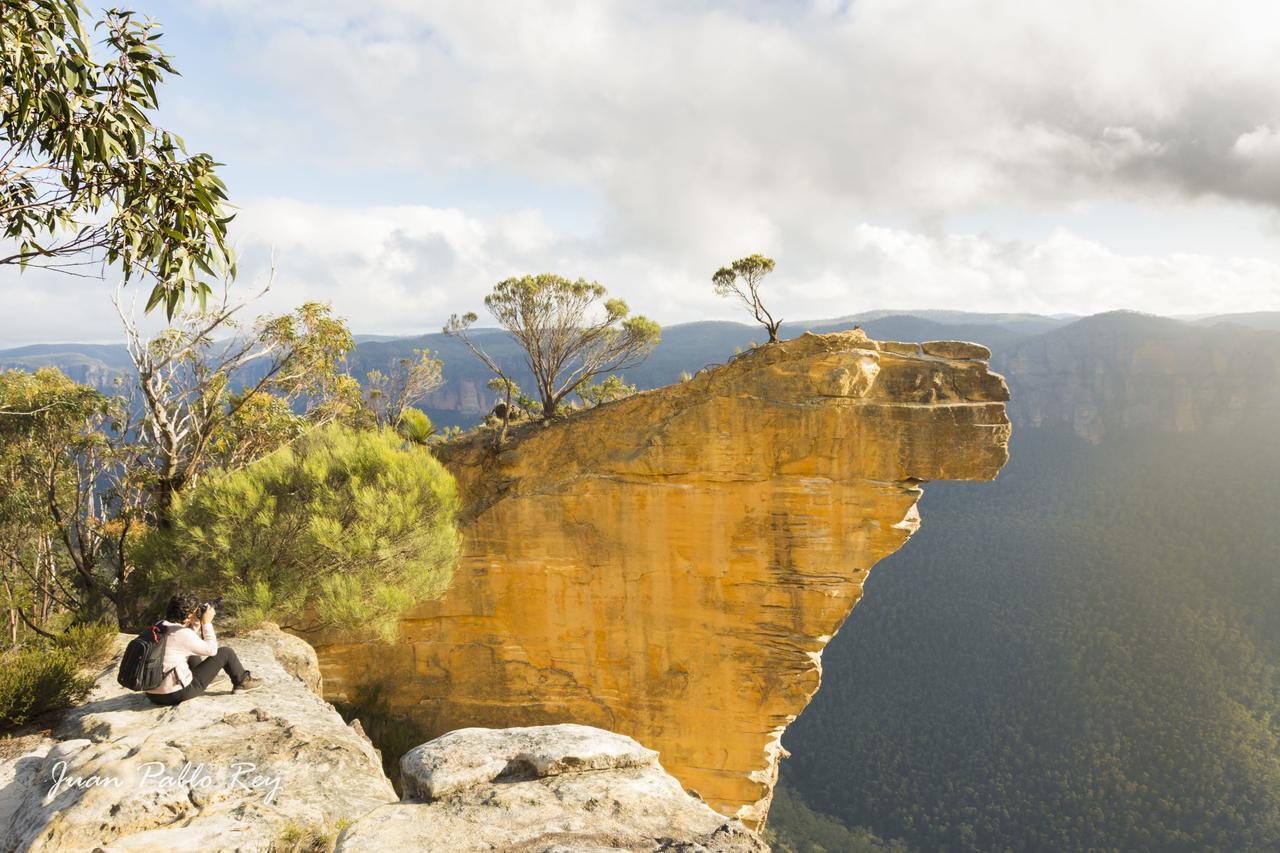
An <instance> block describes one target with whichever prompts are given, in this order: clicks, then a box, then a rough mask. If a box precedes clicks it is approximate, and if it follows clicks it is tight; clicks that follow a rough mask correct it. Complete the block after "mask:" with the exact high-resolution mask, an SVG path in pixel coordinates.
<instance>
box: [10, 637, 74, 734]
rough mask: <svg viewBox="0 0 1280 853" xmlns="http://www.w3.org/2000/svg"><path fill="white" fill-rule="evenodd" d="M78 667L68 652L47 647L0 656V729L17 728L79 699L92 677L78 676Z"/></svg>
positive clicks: (26, 649)
mask: <svg viewBox="0 0 1280 853" xmlns="http://www.w3.org/2000/svg"><path fill="white" fill-rule="evenodd" d="M80 666H81V661H80V660H79V659H78V658H77V657H76V655H75V654H74V653H73V652H72V651H71V650H69V649H66V648H59V647H57V646H51V645H39V646H28V647H26V648H20V649H11V650H9V651H6V652H4V653H2V654H0V728H6V729H7V728H10V727H12V726H20V725H22V724H23V723H25V722H27V721H28V720H30V719H31V718H32V717H35V716H37V715H39V714H43V713H45V712H46V711H56V710H60V709H62V708H67V707H70V706H71V705H74V704H75V703H77V702H79V701H80V700H81V699H83V698H84V697H85V695H86V694H87V693H88V692H89V689H90V688H91V687H92V686H93V678H91V677H89V676H84V675H81V674H80Z"/></svg>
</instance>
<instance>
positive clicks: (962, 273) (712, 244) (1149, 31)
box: [0, 0, 1280, 340]
mask: <svg viewBox="0 0 1280 853" xmlns="http://www.w3.org/2000/svg"><path fill="white" fill-rule="evenodd" d="M193 10H194V11H193ZM148 11H151V12H153V13H154V14H156V15H157V17H159V18H160V19H161V20H165V19H166V17H167V16H169V15H170V13H171V14H172V17H173V18H174V19H176V20H187V21H188V23H190V21H191V19H190V18H184V17H183V16H187V15H194V16H196V20H197V23H198V24H199V31H200V38H199V39H198V43H199V44H200V45H201V49H206V50H209V51H210V54H209V58H208V59H207V61H206V63H205V66H204V69H205V73H204V74H203V75H194V72H189V73H188V76H186V77H184V78H182V80H181V81H176V82H175V83H174V84H173V85H174V92H175V93H180V94H179V95H178V96H177V98H176V101H177V103H176V107H175V108H176V109H177V117H178V118H180V119H182V121H179V122H177V124H178V125H179V126H180V127H183V128H185V127H187V126H188V124H187V122H190V123H191V124H192V125H194V127H192V131H193V133H194V134H195V135H196V137H198V138H199V140H200V147H207V148H209V149H210V150H212V151H214V152H215V154H217V155H218V156H219V157H220V158H221V159H224V160H227V161H228V167H227V169H228V173H229V175H231V177H232V178H233V180H232V181H231V188H232V191H233V194H234V196H235V199H236V201H237V202H238V203H239V204H241V205H242V208H243V210H242V213H241V215H240V216H239V218H238V219H237V220H236V222H235V224H234V226H233V227H234V232H235V235H236V238H237V240H238V241H239V243H240V245H241V250H242V254H243V255H244V257H245V264H244V268H245V270H246V274H249V275H259V276H260V275H263V274H264V270H265V264H266V258H267V257H268V253H269V251H270V247H274V249H275V252H276V257H277V264H278V267H279V269H278V276H277V283H276V286H275V287H274V288H273V291H272V293H271V295H270V296H269V297H268V299H267V304H268V306H269V307H271V308H272V309H273V310H283V309H285V308H288V307H291V306H292V305H295V304H297V303H298V302H300V301H302V300H303V299H307V298H320V299H328V300H332V301H333V302H334V304H335V306H336V307H337V308H338V310H339V311H340V312H341V313H345V314H346V315H347V316H348V317H350V318H351V320H352V322H353V324H354V325H355V327H356V328H357V329H359V330H366V331H405V332H408V331H422V330H432V329H435V328H437V327H438V326H439V325H440V324H441V322H443V320H444V318H445V317H447V316H448V314H449V313H451V312H453V311H456V310H467V309H474V308H477V307H479V305H480V300H481V297H482V296H483V294H484V293H485V292H486V291H487V290H488V288H489V287H491V286H492V285H493V283H495V282H496V281H498V280H499V279H501V278H503V277H505V276H508V275H513V274H520V273H525V272H533V271H541V270H551V271H555V272H560V273H563V274H566V275H573V276H576V275H584V276H587V277H592V278H598V279H600V280H601V281H602V282H604V283H605V284H607V285H609V286H610V288H611V289H612V290H614V291H615V292H618V293H620V294H622V295H624V296H625V297H626V298H627V299H628V301H629V302H630V303H631V304H632V305H633V307H634V308H636V309H637V310H643V311H645V312H646V313H649V314H651V315H653V316H655V317H658V318H659V319H661V320H664V321H668V322H670V321H675V320H683V319H694V318H697V317H703V316H734V314H733V311H732V307H731V306H729V305H727V304H726V303H722V302H720V301H718V300H716V299H715V298H714V296H712V295H711V294H710V289H709V286H708V280H707V279H708V276H709V275H710V272H711V271H712V270H714V269H715V268H716V267H718V266H719V265H721V264H722V263H724V262H725V261H727V260H729V259H731V258H734V257H739V256H741V255H744V254H748V253H751V252H756V251H760V252H764V253H767V254H770V255H772V256H774V257H776V258H777V259H778V260H779V270H778V272H777V273H776V274H775V276H774V280H773V281H771V282H770V285H771V288H772V289H773V290H774V291H775V293H776V297H775V298H777V299H778V300H779V302H780V303H781V305H780V308H781V313H783V314H784V315H785V316H787V317H788V318H803V317H822V316H832V315H838V314H844V313H849V312H852V311H857V310H863V309H868V308H875V307H883V306H886V305H891V306H903V305H906V306H908V307H910V306H916V307H938V308H967V307H972V308H983V309H1000V310H1045V311H1072V312H1083V311H1090V310H1101V309H1106V308H1114V307H1133V308H1140V309H1144V310H1152V311H1163V312H1177V311H1214V310H1233V309H1240V308H1272V307H1280V294H1278V293H1277V291H1276V265H1275V261H1277V260H1280V250H1278V249H1276V248H1275V244H1276V241H1275V240H1274V237H1273V238H1272V240H1271V244H1272V245H1271V247H1270V248H1268V246H1266V245H1264V241H1263V240H1261V239H1258V238H1251V239H1252V244H1251V248H1250V249H1249V251H1253V250H1254V248H1256V255H1257V256H1256V257H1252V258H1250V257H1247V256H1246V255H1247V252H1243V251H1241V250H1240V248H1239V247H1240V244H1241V243H1242V242H1245V241H1243V240H1242V239H1239V238H1238V235H1237V234H1236V233H1233V234H1231V235H1230V236H1231V238H1232V239H1227V237H1226V236H1225V235H1226V229H1230V228H1235V226H1236V225H1237V224H1238V222H1239V217H1238V216H1234V218H1229V217H1225V216H1224V217H1220V218H1219V220H1218V221H1219V223H1220V224H1217V225H1214V226H1212V227H1215V228H1218V229H1219V234H1220V236H1221V239H1218V240H1217V241H1216V243H1217V245H1216V246H1215V238H1214V234H1213V233H1212V231H1211V230H1209V231H1206V237H1205V238H1204V240H1203V241H1202V242H1200V243H1197V244H1196V245H1195V246H1194V251H1192V250H1191V249H1192V248H1193V247H1188V246H1186V245H1183V244H1182V243H1180V242H1178V241H1177V240H1176V238H1169V239H1168V240H1167V242H1166V243H1165V245H1163V246H1161V247H1157V248H1155V249H1152V250H1151V251H1146V250H1145V249H1144V250H1143V251H1142V252H1137V251H1135V250H1134V248H1133V247H1132V245H1130V246H1129V247H1128V248H1127V249H1124V248H1121V246H1122V245H1123V244H1124V239H1123V238H1124V236H1125V228H1126V227H1130V228H1132V229H1133V230H1134V231H1135V232H1136V231H1138V230H1139V228H1138V226H1136V225H1132V224H1131V225H1128V226H1126V224H1125V223H1124V222H1123V221H1122V222H1119V223H1117V224H1115V227H1114V228H1113V229H1112V230H1111V233H1110V234H1109V235H1108V229H1111V226H1112V224H1113V223H1112V222H1111V221H1109V220H1106V219H1105V218H1104V217H1101V216H1100V217H1099V219H1098V220H1097V221H1096V222H1095V223H1094V225H1095V227H1093V228H1092V229H1089V228H1084V229H1081V228H1079V227H1074V226H1079V225H1081V223H1080V222H1079V220H1078V218H1076V219H1073V218H1072V217H1069V216H1067V215H1065V211H1068V210H1073V209H1077V208H1080V207H1085V208H1088V207H1089V206H1091V205H1092V206H1099V205H1105V204H1109V203H1111V202H1115V201H1117V200H1118V202H1119V203H1121V204H1123V205H1127V206H1129V207H1132V208H1141V209H1145V210H1151V211H1165V212H1168V211H1173V213H1170V214H1169V216H1170V217H1172V218H1173V219H1176V218H1177V217H1178V216H1179V214H1178V213H1177V211H1178V210H1180V209H1181V210H1185V209H1188V208H1191V207H1194V208H1196V209H1197V210H1199V211H1201V212H1203V211H1204V210H1206V209H1208V210H1218V209H1222V210H1226V209H1228V208H1231V209H1238V208H1239V207H1240V206H1241V205H1247V206H1252V207H1253V208H1254V209H1256V210H1259V211H1260V212H1261V213H1260V215H1259V216H1258V219H1259V220H1261V219H1263V218H1265V217H1266V216H1268V215H1274V212H1275V211H1280V141H1278V140H1280V87H1277V86H1276V85H1275V83H1274V81H1275V80H1277V79H1280V7H1276V6H1275V5H1274V4H1272V3H1270V2H1264V0H1214V1H1213V2H1210V0H1184V2H1178V3H1168V2H1164V1H1163V0H1130V2H1126V3H1114V2H1108V0H1078V2H1071V3H1054V2H1025V3H1008V2H1004V0H946V2H943V0H854V1H853V2H840V0H822V2H813V3H804V2H799V0H794V1H793V2H768V1H767V0H758V2H747V3H732V4H731V3H718V2H709V0H653V2H645V3H631V2H622V1H621V0H554V2H551V0H547V2H538V0H527V2H521V3H450V2H420V0H364V2H361V3H360V4H351V3H349V2H347V0H276V2H272V3H262V2H260V0H199V2H198V3H196V4H194V5H193V4H182V5H180V6H178V5H174V6H171V7H170V10H169V12H166V9H165V8H164V6H163V5H161V3H160V0H156V3H155V8H153V9H149V10H148ZM171 33H174V31H173V30H171ZM178 35H180V34H178ZM194 43H195V42H193V44H194ZM215 45H216V49H215V47H213V46H215ZM178 58H179V66H180V67H182V68H184V69H186V68H187V67H188V66H186V65H183V63H182V54H181V53H179V57H178ZM200 67H201V66H199V64H196V68H200ZM188 138H189V139H190V138H192V136H191V134H188ZM223 146H225V147H223ZM247 176H249V177H251V178H252V179H251V180H250V179H249V177H247ZM384 197H385V198H394V199H395V200H396V201H397V202H402V203H397V204H387V203H378V200H379V199H381V198H384ZM992 210H994V211H996V212H997V213H999V212H1001V211H1003V214H1001V215H998V216H995V217H994V220H993V221H995V220H1001V221H1003V222H1005V223H1007V222H1008V221H1009V220H1011V219H1013V218H1015V215H1014V214H1012V213H1010V212H1011V211H1019V210H1028V211H1034V212H1035V215H1036V217H1037V218H1038V221H1041V222H1043V221H1045V220H1046V219H1052V218H1053V216H1054V215H1056V214H1057V213H1058V212H1063V215H1062V216H1061V221H1062V222H1064V223H1066V222H1068V221H1070V222H1071V223H1072V224H1073V227H1071V228H1066V227H1064V228H1060V229H1059V230H1057V231H1054V230H1053V229H1052V228H1042V229H1041V230H1040V231H1039V232H1038V233H1034V234H1032V233H1028V232H1027V231H1026V230H1025V229H1024V230H1018V229H1017V228H1014V227H1010V228H1006V230H1004V231H1000V230H999V229H997V230H996V232H995V233H986V232H983V231H981V230H980V229H978V228H974V227H968V226H959V225H957V224H956V223H957V222H965V221H967V218H969V217H971V214H974V212H975V211H977V212H986V211H992ZM1046 212H1048V216H1046ZM1162 215H1163V214H1162ZM1199 215H1200V214H1197V216H1199ZM1156 218H1158V217H1156ZM1185 218H1186V220H1187V221H1190V219H1191V217H1185ZM1201 218H1210V219H1211V217H1201ZM1197 221H1199V220H1197ZM1183 224H1184V225H1185V222H1184V223H1183ZM1143 228H1145V231H1146V232H1150V231H1151V230H1152V229H1151V228H1150V227H1149V223H1148V225H1144V226H1143ZM1182 230H1183V231H1184V232H1185V231H1186V230H1187V229H1186V228H1183V229H1182ZM1237 230H1238V229H1237ZM1086 232H1087V233H1086ZM1224 247H1225V248H1224ZM34 281H36V279H35V278H32V277H28V278H27V279H26V280H24V282H23V283H21V284H19V285H18V289H25V290H31V289H32V288H33V287H34V285H32V284H29V283H28V282H34ZM86 286H92V285H83V284H79V285H76V288H71V290H75V291H76V292H79V293H81V294H83V293H84V292H85V291H84V288H85V287H86ZM41 288H43V286H41ZM50 288H51V289H49V290H48V291H44V290H43V289H41V292H38V293H19V294H15V293H11V292H10V291H11V289H12V288H10V287H9V286H8V285H4V289H3V295H2V296H0V310H2V311H4V312H6V313H7V314H8V316H7V317H6V316H4V315H2V314H0V338H3V339H10V340H12V339H15V338H17V337H22V336H25V335H29V334H31V331H30V326H31V325H32V324H31V323H30V322H24V321H23V320H21V319H14V318H13V314H12V311H11V310H10V309H14V308H15V307H16V308H17V309H18V310H20V311H24V312H39V316H40V317H41V318H42V322H44V321H45V319H47V320H48V322H50V323H57V324H61V325H60V326H59V328H64V329H65V330H66V331H63V332H60V333H59V336H63V337H71V336H82V335H83V333H84V332H85V331H86V330H88V329H91V328H94V327H97V326H102V327H103V328H109V327H110V324H107V325H105V326H104V325H103V324H102V323H100V322H98V321H97V320H93V321H90V320H81V319H80V316H79V315H76V316H74V317H73V316H71V315H70V314H68V312H71V313H73V314H74V312H76V311H78V312H81V313H83V312H85V311H86V310H87V309H86V308H85V305H88V304H89V302H87V301H85V300H81V301H79V302H77V301H76V298H75V297H74V296H68V295H66V293H67V292H70V291H69V290H68V286H64V285H51V286H50ZM104 299H105V297H104ZM28 316H32V315H31V314H28ZM20 317H21V315H19V318H20ZM43 334H44V335H45V336H49V335H50V334H51V333H50V332H48V330H45V332H44V333H43ZM95 337H102V336H101V335H97V336H95Z"/></svg>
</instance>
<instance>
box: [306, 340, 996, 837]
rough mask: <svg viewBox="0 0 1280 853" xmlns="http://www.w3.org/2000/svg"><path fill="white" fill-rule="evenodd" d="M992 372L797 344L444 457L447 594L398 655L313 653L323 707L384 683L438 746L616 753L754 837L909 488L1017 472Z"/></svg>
mask: <svg viewBox="0 0 1280 853" xmlns="http://www.w3.org/2000/svg"><path fill="white" fill-rule="evenodd" d="M989 356H990V353H989V352H988V351H987V350H986V348H985V347H981V346H978V345H976V344H970V343H962V342H954V341H935V342H930V343H925V344H914V343H888V342H886V343H879V342H876V341H870V340H868V339H867V338H866V336H865V335H863V334H861V333H859V332H848V333H840V334H832V335H804V336H802V337H800V338H796V339H794V340H790V341H783V342H781V343H775V344H769V345H767V346H763V347H759V348H757V349H754V350H752V351H750V352H747V353H744V354H742V355H741V356H738V357H735V358H734V359H732V360H731V361H730V362H729V363H728V364H724V365H721V366H717V367H712V368H709V369H706V370H703V371H701V372H699V373H698V375H696V376H694V377H693V378H692V379H690V380H688V381H686V382H680V383H676V384H675V385H671V386H668V387H666V388H660V389H657V390H654V391H649V392H645V393H641V394H637V395H635V396H633V397H630V398H627V399H625V400H620V401H618V402H616V403H610V404H607V405H605V406H601V407H599V408H596V409H593V410H591V411H588V412H583V413H580V414H577V415H574V416H573V417H571V418H567V419H565V420H564V421H562V422H558V423H556V424H553V425H551V426H549V427H546V428H543V427H541V426H536V425H530V426H525V427H521V429H520V431H519V434H517V435H515V436H513V438H512V440H511V441H510V442H508V444H507V445H506V446H504V447H503V448H502V449H501V450H499V451H495V450H494V448H493V447H492V442H491V441H489V440H487V437H485V436H483V435H481V436H480V437H478V438H477V439H476V440H473V441H470V442H465V441H464V442H460V443H457V444H455V445H450V446H448V447H446V448H444V450H443V451H442V458H443V459H444V461H445V464H446V465H448V467H449V469H450V470H451V471H452V472H453V473H454V475H455V476H456V477H457V479H458V484H459V490H460V493H461V495H462V498H463V514H462V522H463V537H464V554H463V558H462V562H461V565H460V566H459V567H458V569H457V571H456V572H455V574H454V579H453V583H452V584H451V586H450V588H449V590H448V591H447V592H446V594H445V596H444V597H443V598H442V599H441V600H439V601H434V602H427V603H425V604H422V605H421V606H419V607H418V608H416V609H415V610H414V611H413V612H412V613H411V614H410V615H409V617H408V618H406V619H405V620H404V621H403V623H402V637H401V640H400V642H399V643H397V645H396V646H395V647H394V648H390V649H388V648H386V647H385V646H381V645H378V644H374V643H366V644H359V645H351V644H349V643H347V642H345V641H344V640H343V638H341V637H312V638H309V639H311V640H312V642H313V643H314V644H315V645H316V646H317V649H318V651H319V654H320V661H321V667H322V670H323V672H324V678H325V688H326V691H327V695H329V696H331V697H332V698H352V697H354V696H356V695H357V693H358V690H359V688H360V687H361V686H362V685H364V684H366V683H368V682H375V683H376V682H379V681H383V682H384V683H383V685H382V687H383V689H382V691H381V693H382V695H383V696H386V697H389V699H390V701H391V705H392V709H393V710H394V711H396V712H399V713H403V714H405V715H408V716H410V717H412V718H413V719H414V720H415V721H416V722H417V723H418V725H420V726H421V727H422V729H423V731H424V734H425V736H426V737H434V736H436V735H439V734H443V733H444V732H447V731H452V730H455V729H460V728H465V727H469V726H487V727H494V728H505V727H507V726H531V725H541V724H547V723H559V722H566V721H571V722H576V723H582V724H587V725H592V726H598V727H600V728H603V729H608V730H610V731H615V732H621V733H623V734H626V735H630V736H631V737H634V738H635V739H636V740H638V741H639V742H641V743H643V744H645V745H646V746H648V747H650V748H653V749H656V750H658V752H659V754H660V755H661V758H662V764H663V766H664V767H665V768H667V770H669V771H670V772H671V773H672V774H673V775H674V776H675V777H676V778H677V779H679V780H680V782H681V783H682V784H683V785H684V786H685V787H686V788H689V789H693V790H695V791H697V792H698V794H699V795H700V796H701V797H703V798H704V799H705V800H706V801H707V802H708V803H709V804H710V805H711V806H712V807H714V808H716V809H717V810H719V811H721V812H722V813H724V814H727V815H733V816H736V817H739V818H741V819H742V820H743V821H744V822H746V823H748V824H749V825H753V826H754V825H758V823H759V822H760V821H761V820H762V819H763V818H764V816H765V814H766V813H767V810H768V806H769V800H770V797H771V794H772V790H773V784H774V782H775V780H776V778H777V770H778V761H779V759H780V758H781V756H782V755H783V750H782V746H781V737H782V733H783V731H784V730H785V729H786V727H787V725H788V724H789V723H790V722H791V721H792V720H794V719H795V717H796V715H797V714H799V713H800V712H801V711H802V710H803V709H804V706H805V705H806V704H807V703H808V701H809V698H810V697H811V696H812V695H813V693H814V691H815V690H817V688H818V682H819V675H820V672H821V662H820V656H821V653H822V649H823V647H824V646H825V645H826V644H827V642H829V641H830V639H831V637H832V636H833V635H834V634H835V632H836V631H837V629H838V628H839V627H840V625H841V623H842V622H843V621H844V620H845V618H846V617H847V616H848V615H849V612H850V610H851V609H852V608H853V606H854V604H855V603H856V602H857V601H858V599H859V597H860V596H861V594H862V584H863V581H864V580H865V579H866V577H867V572H868V571H869V570H870V569H871V567H872V566H873V565H875V563H876V562H877V561H879V560H880V559H882V558H883V557H885V556H887V555H889V554H891V553H893V552H894V551H896V550H897V549H898V548H899V547H900V546H901V545H902V544H903V543H904V542H905V541H906V539H907V537H908V536H910V535H911V533H912V532H913V531H914V530H915V529H916V527H917V526H918V522H919V516H918V515H917V513H916V508H915V507H916V501H917V500H918V499H919V497H920V495H921V489H920V485H921V483H923V482H925V481H927V480H939V479H943V480H949V479H963V480H989V479H991V478H992V477H994V476H996V473H997V472H998V471H999V470H1000V468H1001V466H1003V465H1004V463H1005V461H1006V460H1007V458H1008V440H1009V420H1008V417H1007V416H1006V415H1005V405H1004V403H1005V401H1006V400H1007V399H1008V398H1009V394H1008V390H1007V388H1006V387H1005V383H1004V380H1003V379H1002V378H1001V377H1000V376H999V375H997V374H994V373H991V372H990V371H989V370H988V367H987V359H988V358H989ZM389 672H394V673H395V674H396V675H395V677H394V678H393V679H391V680H389V681H384V680H385V677H386V673H389Z"/></svg>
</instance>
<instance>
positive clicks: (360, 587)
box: [138, 426, 459, 640]
mask: <svg viewBox="0 0 1280 853" xmlns="http://www.w3.org/2000/svg"><path fill="white" fill-rule="evenodd" d="M457 506H458V497H457V490H456V486H455V484H454V481H453V477H452V476H451V475H450V474H449V472H448V471H446V470H445V468H444V466H442V465H441V464H440V463H439V462H438V461H436V459H435V457H433V456H432V455H431V454H430V453H429V452H428V451H427V450H426V449H425V448H421V447H416V446H406V444H405V442H404V440H403V439H401V438H400V437H399V436H397V435H396V434H395V433H394V432H393V431H392V430H390V429H379V430H365V431H352V430H350V429H347V428H345V427H340V426H329V427H324V428H321V429H317V430H314V431H312V432H310V433H307V434H305V435H303V436H302V437H301V438H300V439H298V440H297V441H296V442H294V443H293V444H292V445H290V446H287V447H284V448H281V449H280V450H277V451H276V452H274V453H272V454H270V455H268V456H265V457H263V458H262V459H259V460H258V461H256V462H253V463H252V464H250V465H248V466H246V467H244V468H242V469H239V470H237V471H230V472H215V473H213V474H211V475H209V476H207V477H206V478H204V479H202V480H201V481H200V482H199V483H197V484H196V485H195V486H194V487H192V488H191V489H190V490H189V491H188V492H186V493H185V494H183V495H181V496H180V497H179V498H178V500H177V501H176V502H175V504H174V512H173V520H172V524H171V526H170V527H168V528H165V529H159V528H157V529H154V530H151V531H149V532H148V534H147V536H146V538H145V540H144V541H143V542H142V544H141V545H140V553H139V560H138V562H139V565H141V566H145V567H146V569H145V570H146V571H147V572H148V573H149V574H150V575H151V581H152V583H153V584H160V583H164V582H166V581H167V583H168V585H170V586H172V587H177V586H181V587H185V588H196V589H203V590H206V591H209V592H210V593H214V594H219V595H222V596H223V597H224V600H225V604H224V606H225V607H226V609H227V610H228V611H230V612H232V613H234V614H235V615H236V616H237V617H238V621H239V622H241V623H242V624H244V623H252V622H258V621H262V620H266V619H270V620H271V621H274V622H279V623H282V624H283V625H285V626H286V627H289V628H293V629H295V630H302V631H309V630H319V629H329V628H336V629H340V630H354V629H357V628H368V627H371V628H373V629H375V630H377V631H378V632H379V633H380V634H381V635H382V636H383V637H384V638H385V639H388V640H390V639H393V638H394V636H395V631H396V620H397V617H399V615H400V614H401V613H402V612H404V610H406V609H407V608H409V607H410V606H412V605H413V604H414V603H415V602H417V601H421V600H423V599H426V598H430V597H433V596H436V595H439V594H440V593H442V592H443V591H444V589H445V587H446V586H447V585H448V583H449V580H450V578H451V576H452V569H453V565H454V562H455V561H456V559H457V553H458V542H459V539H458V533H457V528H456V526H455V524H454V515H455V513H456V511H457Z"/></svg>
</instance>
